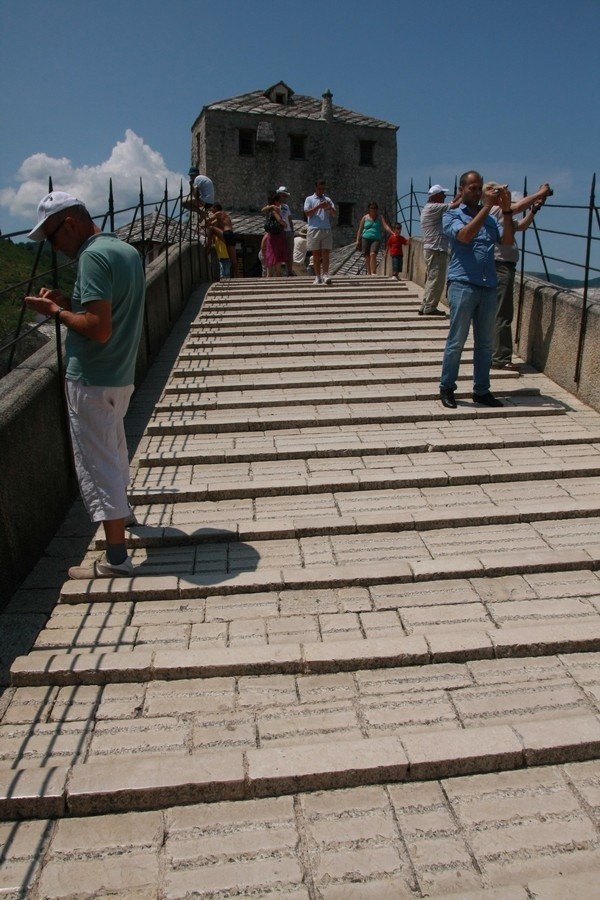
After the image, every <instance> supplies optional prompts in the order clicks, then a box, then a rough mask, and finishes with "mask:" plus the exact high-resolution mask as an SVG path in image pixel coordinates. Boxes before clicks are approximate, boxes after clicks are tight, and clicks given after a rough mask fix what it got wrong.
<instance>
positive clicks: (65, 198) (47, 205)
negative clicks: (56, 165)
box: [27, 191, 85, 241]
mask: <svg viewBox="0 0 600 900" xmlns="http://www.w3.org/2000/svg"><path fill="white" fill-rule="evenodd" d="M72 206H83V207H84V209H85V203H84V202H83V201H82V200H78V199H77V197H72V196H71V194H65V192H64V191H51V192H50V193H49V194H46V196H45V197H42V199H41V200H40V202H39V205H38V208H37V219H38V220H37V225H36V226H35V228H34V229H33V231H30V232H29V234H28V235H27V237H28V238H29V239H30V240H31V241H45V240H46V235H45V234H44V232H43V230H42V229H43V227H44V225H45V224H46V222H47V221H48V219H49V218H50V216H53V215H54V214H55V213H58V212H62V211H63V209H70V208H71V207H72Z"/></svg>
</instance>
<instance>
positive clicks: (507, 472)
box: [129, 448, 600, 521]
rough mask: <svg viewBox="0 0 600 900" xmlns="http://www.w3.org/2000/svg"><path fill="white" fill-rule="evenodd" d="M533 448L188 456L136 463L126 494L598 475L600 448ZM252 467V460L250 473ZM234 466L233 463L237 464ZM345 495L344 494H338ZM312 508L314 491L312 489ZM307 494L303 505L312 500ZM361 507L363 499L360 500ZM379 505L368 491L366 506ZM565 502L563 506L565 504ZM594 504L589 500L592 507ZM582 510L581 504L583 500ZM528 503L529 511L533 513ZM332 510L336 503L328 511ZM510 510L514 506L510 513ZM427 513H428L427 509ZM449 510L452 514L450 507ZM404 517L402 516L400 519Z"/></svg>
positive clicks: (205, 496)
mask: <svg viewBox="0 0 600 900" xmlns="http://www.w3.org/2000/svg"><path fill="white" fill-rule="evenodd" d="M527 449H530V450H531V461H527V460H526V461H524V462H521V461H517V462H515V463H513V464H511V463H510V460H502V459H499V458H498V456H497V455H496V454H494V453H493V451H489V453H485V452H484V451H480V458H479V459H474V460H469V459H468V458H466V459H465V460H464V461H461V459H460V451H457V454H456V456H458V459H456V458H452V457H448V455H447V454H444V453H442V452H441V451H440V452H439V453H438V454H437V455H438V459H435V460H434V459H430V460H429V459H427V457H425V458H424V459H423V460H420V459H419V458H418V457H419V454H415V456H416V457H417V458H416V459H415V460H414V462H413V461H410V462H407V461H406V460H405V459H400V460H398V459H397V458H396V457H394V456H392V455H390V456H389V459H387V458H386V462H388V465H387V466H385V465H384V466H383V467H382V466H379V465H377V464H375V465H372V463H373V461H375V463H378V462H379V459H380V458H379V457H373V456H365V457H358V458H356V457H340V458H339V459H336V460H335V463H336V465H335V468H332V467H331V466H330V465H328V466H326V467H324V468H322V469H320V468H319V466H318V465H317V460H316V459H315V461H314V465H313V470H312V471H310V470H309V469H308V467H307V465H306V461H305V460H302V459H300V460H298V464H297V466H295V467H292V465H291V461H290V460H284V461H282V462H281V463H267V462H262V461H258V462H253V463H225V464H222V465H214V466H213V465H205V466H204V465H201V464H198V465H195V464H194V463H193V462H191V463H188V464H183V465H180V466H173V465H167V466H164V468H161V467H155V468H153V469H148V468H141V469H139V472H138V475H136V477H135V478H134V481H133V483H132V486H131V488H130V489H129V499H130V502H131V504H132V505H133V506H138V505H146V504H157V503H175V502H176V503H192V502H196V501H207V500H233V499H244V498H252V497H255V498H260V497H277V496H290V495H297V496H300V497H301V496H302V495H311V496H315V495H320V494H324V493H337V492H342V493H346V492H356V491H361V492H363V491H389V490H393V489H403V488H415V489H421V488H434V487H445V486H449V485H451V486H453V487H455V488H456V487H458V486H459V485H468V484H472V483H476V482H477V481H481V482H483V483H486V484H494V483H498V482H507V481H510V482H516V481H521V482H522V481H532V482H535V481H539V480H544V481H547V480H548V479H565V478H594V479H595V478H598V476H600V454H599V453H591V455H590V456H589V457H579V458H578V457H574V458H569V456H568V455H565V458H564V459H560V458H552V457H550V456H542V452H541V451H540V452H539V453H535V452H534V448H527ZM249 466H251V467H252V477H250V473H249ZM234 467H237V469H238V470H237V471H236V469H235V468H234ZM342 502H343V498H342ZM314 504H315V507H317V506H318V505H319V504H318V496H315V501H314ZM310 505H311V503H310V501H309V502H308V506H310ZM358 505H359V506H360V499H359V501H358ZM306 506H307V504H306V503H303V504H302V506H301V511H300V517H305V516H306V515H307V514H308V515H310V514H311V513H310V509H306ZM375 506H376V504H374V503H373V501H372V498H370V503H369V504H368V507H369V508H370V509H373V507H375ZM568 508H569V507H568V505H567V506H566V507H565V509H568ZM593 508H595V507H592V509H593ZM583 509H585V507H583ZM530 511H531V510H527V511H526V512H530ZM332 513H333V515H334V516H335V509H333V510H332ZM513 513H514V510H513V511H512V512H511V515H512V514H513ZM425 515H427V512H425ZM450 515H452V514H451V513H450ZM400 521H402V520H400Z"/></svg>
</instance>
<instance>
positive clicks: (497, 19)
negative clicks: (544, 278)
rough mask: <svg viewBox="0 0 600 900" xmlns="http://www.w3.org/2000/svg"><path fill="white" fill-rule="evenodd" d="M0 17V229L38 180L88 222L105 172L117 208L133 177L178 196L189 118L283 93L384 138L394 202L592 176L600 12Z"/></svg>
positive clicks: (271, 6) (64, 3) (24, 213)
mask: <svg viewBox="0 0 600 900" xmlns="http://www.w3.org/2000/svg"><path fill="white" fill-rule="evenodd" d="M1 14H2V23H1V33H0V73H1V77H2V84H3V91H2V99H1V106H0V110H1V116H2V135H3V136H2V152H1V154H0V156H1V158H0V227H1V228H2V231H3V232H4V233H6V232H7V231H11V230H15V229H17V228H24V227H27V226H29V224H30V223H31V222H32V221H33V220H34V217H35V206H36V204H37V201H38V200H39V198H40V196H41V194H42V193H44V191H45V185H46V184H47V177H48V175H52V177H53V180H54V186H55V187H56V188H60V189H64V190H69V191H73V192H76V193H78V195H79V196H81V198H82V199H84V200H86V201H87V202H88V205H89V206H90V208H91V209H92V211H93V212H99V211H102V210H101V209H100V208H94V207H95V206H97V205H98V204H103V201H102V200H101V199H100V198H101V196H102V194H103V195H104V196H105V195H106V187H105V186H106V184H107V181H108V176H109V175H113V178H114V182H115V191H116V195H117V203H118V204H120V205H121V204H122V205H125V202H129V201H130V200H131V199H132V198H135V195H136V194H137V190H138V185H139V176H140V175H142V176H143V178H144V185H145V188H146V191H147V193H148V194H154V196H156V197H157V196H159V194H160V192H161V191H162V189H163V187H164V182H165V179H167V180H168V182H169V186H170V188H172V189H173V191H175V190H176V189H177V188H178V186H179V179H181V178H182V177H183V178H185V173H186V172H187V168H188V166H189V162H190V159H189V156H190V128H191V125H192V123H193V121H194V119H195V118H196V116H197V115H198V114H199V113H200V111H201V109H202V107H203V105H205V104H208V103H211V102H213V101H215V100H218V99H222V98H225V97H231V96H234V95H236V94H241V93H244V92H246V91H251V90H255V89H257V88H260V87H264V88H266V87H268V86H269V85H271V84H273V83H275V82H276V81H279V80H280V79H282V80H283V81H285V82H286V83H287V84H289V85H290V86H291V87H292V88H293V89H294V90H295V91H296V92H297V93H300V94H308V95H311V96H316V97H319V96H320V95H321V94H322V93H323V91H324V90H326V89H328V88H329V89H330V90H331V91H332V92H333V98H334V99H333V102H334V103H337V104H339V105H342V106H346V107H349V108H351V109H354V110H357V111H359V112H363V113H368V114H370V115H373V116H376V117H379V118H382V119H385V120H387V121H390V122H393V123H395V124H397V125H398V126H399V131H398V191H399V193H403V192H404V190H405V189H407V187H408V185H409V183H410V179H411V177H412V178H413V179H414V182H415V187H416V188H418V189H426V187H427V184H428V179H429V177H431V178H432V179H433V180H434V181H441V182H442V183H444V182H446V183H447V186H449V187H451V186H452V185H453V183H454V177H455V175H456V174H459V173H460V172H462V171H463V170H465V169H469V168H478V169H480V170H481V171H482V172H483V174H484V177H489V178H490V179H493V180H496V181H508V182H510V184H511V187H513V188H517V189H520V188H521V187H522V183H523V177H524V176H525V175H527V176H528V179H529V182H528V183H529V185H530V186H532V185H535V186H537V184H538V183H540V182H541V181H545V180H548V181H550V182H551V183H552V184H553V186H554V187H555V191H556V194H555V198H554V202H563V203H572V202H585V201H586V200H587V198H588V196H589V187H590V181H591V176H592V173H593V172H594V170H598V168H599V167H598V159H599V149H598V148H599V147H600V133H599V125H598V121H599V116H598V87H599V76H598V35H599V32H600V29H599V27H598V26H599V24H600V6H599V4H598V2H597V0H570V2H568V3H565V2H564V0H560V2H559V0H546V2H541V0H503V2H502V3H496V2H491V0H479V2H472V0H454V2H452V3H448V2H443V0H421V2H414V0H411V2H405V0H393V2H389V0H379V2H378V3H376V4H372V5H371V4H366V3H365V2H364V0H346V2H341V0H328V2H323V0H321V2H314V0H305V2H302V3H293V4H292V3H286V2H281V0H280V2H270V0H253V2H251V3H249V2H247V0H246V2H243V3H242V2H238V0H230V2H229V3H227V4H224V5H221V6H219V5H218V4H217V5H215V4H214V3H210V4H209V3H203V2H198V0H195V2H193V0H103V2H102V3H87V2H84V0H53V2H52V3H48V2H47V0H44V2H41V0H28V2H27V3H23V2H22V0H2V4H1ZM209 174H210V173H209ZM282 178H283V179H285V173H282ZM101 184H103V185H104V188H103V191H101V190H100V185H101ZM331 187H332V189H333V188H334V186H333V185H332V186H331ZM332 193H333V190H332Z"/></svg>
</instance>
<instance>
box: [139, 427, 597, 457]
mask: <svg viewBox="0 0 600 900" xmlns="http://www.w3.org/2000/svg"><path fill="white" fill-rule="evenodd" d="M422 424H423V423H417V425H422ZM425 428H427V429H428V430H427V431H424V430H423V432H422V434H420V435H419V434H418V433H415V434H414V436H412V437H410V436H405V431H404V429H402V430H399V431H398V437H397V438H395V437H394V436H393V434H392V433H391V432H390V431H386V432H382V431H381V430H375V431H372V432H365V431H363V432H362V434H361V433H360V432H358V431H357V430H355V429H353V430H352V431H351V433H350V434H344V433H343V432H339V431H337V430H336V431H330V432H329V433H328V434H321V435H319V437H318V438H316V439H315V438H313V439H312V440H311V437H310V435H307V436H306V437H305V436H304V434H302V435H297V436H296V437H295V439H294V441H293V446H284V445H283V444H282V445H281V446H280V445H279V444H278V443H277V442H276V441H274V440H273V438H272V437H271V436H269V437H266V436H265V438H264V439H263V440H260V439H259V438H258V437H257V436H255V435H253V434H251V435H250V436H246V437H243V436H242V435H240V434H239V432H235V433H234V434H233V435H231V436H230V437H229V441H230V444H231V445H230V446H224V444H225V442H226V440H227V437H226V435H224V434H221V435H220V439H219V447H218V448H216V447H214V446H213V445H214V444H215V443H216V441H215V437H214V436H212V435H197V436H194V437H189V436H188V435H183V436H181V437H174V438H171V439H169V440H168V441H165V440H163V439H161V438H148V439H146V440H145V442H144V446H145V447H148V448H149V449H148V450H147V452H144V451H141V452H140V453H139V455H138V456H137V465H138V466H139V467H140V468H149V467H151V466H154V465H158V466H169V465H190V464H193V463H197V462H202V463H204V464H205V465H208V464H215V463H226V462H227V463H230V462H231V463H240V462H250V463H251V462H255V461H258V460H261V461H263V462H268V461H273V460H280V461H281V460H296V461H298V460H301V459H304V460H310V459H323V458H326V459H337V458H339V459H343V458H344V457H348V456H349V455H350V454H351V453H352V455H354V456H356V458H357V459H359V458H363V457H365V456H386V455H393V454H399V453H406V454H409V453H410V454H417V453H434V452H444V453H448V452H449V451H452V450H454V451H466V452H470V453H473V452H476V451H478V450H479V451H481V450H506V449H509V448H511V449H515V450H518V449H522V448H525V447H547V448H550V447H552V448H554V447H559V448H560V447H562V448H564V450H565V452H566V450H567V448H569V447H570V448H573V449H574V448H576V447H581V445H588V444H590V445H591V444H600V431H599V432H595V431H593V430H590V431H584V430H581V431H578V430H577V429H576V428H575V429H574V430H573V431H569V432H565V434H544V433H543V432H541V431H540V430H539V429H535V428H534V427H531V428H530V429H524V430H523V431H522V432H521V433H520V434H519V433H517V434H516V435H511V434H504V435H500V434H493V433H491V432H488V433H487V434H486V433H484V434H481V435H476V436H475V435H468V436H467V435H463V436H459V435H457V436H456V437H452V436H451V435H450V434H448V436H447V437H441V436H440V437H437V438H436V437H435V436H434V435H433V434H432V433H431V431H430V430H429V424H428V423H425ZM447 431H448V432H450V428H448V429H447ZM482 431H483V429H482ZM275 437H277V434H276V435H275ZM290 443H291V442H290ZM163 444H164V445H165V447H164V449H161V447H162V445H163ZM319 444H320V446H319ZM582 453H584V454H585V453H586V448H585V446H584V448H582Z"/></svg>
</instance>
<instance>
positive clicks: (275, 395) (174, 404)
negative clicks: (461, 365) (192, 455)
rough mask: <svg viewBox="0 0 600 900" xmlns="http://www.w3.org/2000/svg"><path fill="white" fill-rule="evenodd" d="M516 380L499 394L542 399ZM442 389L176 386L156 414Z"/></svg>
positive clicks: (426, 395) (403, 397) (401, 396)
mask: <svg viewBox="0 0 600 900" xmlns="http://www.w3.org/2000/svg"><path fill="white" fill-rule="evenodd" d="M515 381H516V379H511V383H510V386H509V382H508V381H506V380H505V383H504V384H503V386H502V388H501V390H500V393H501V396H502V397H503V398H505V397H512V398H519V399H521V398H527V397H539V396H540V392H539V388H535V387H519V386H518V385H517V384H515ZM472 390H473V388H472V385H470V384H469V385H468V386H466V385H465V386H462V389H461V390H457V391H456V399H457V400H467V401H468V402H470V400H471V394H472ZM438 399H439V387H438V386H437V385H436V386H432V385H431V381H429V380H428V382H427V384H426V385H424V384H419V383H413V382H412V379H407V380H406V382H405V383H401V384H381V383H380V384H375V385H363V384H353V385H349V386H342V385H339V384H333V385H331V386H325V387H312V386H306V387H303V388H300V387H299V386H298V385H291V386H290V387H285V386H282V387H279V388H277V389H273V388H268V389H265V390H261V389H260V388H255V389H253V390H245V391H238V392H236V393H233V392H232V391H225V392H223V393H222V394H221V392H220V391H218V390H217V391H215V390H213V391H207V390H203V389H202V388H201V389H200V390H197V391H196V392H193V391H189V390H188V391H183V392H180V391H179V390H178V389H177V387H176V386H173V387H172V390H170V391H169V392H168V393H165V394H164V396H163V398H162V400H159V401H158V403H157V404H156V407H155V411H156V414H159V413H162V412H165V411H166V412H169V411H171V410H186V411H187V410H196V409H243V408H245V407H252V406H260V407H261V408H267V409H268V408H271V407H273V406H302V405H303V404H307V403H319V404H321V405H326V404H339V403H373V402H374V401H378V402H384V401H389V402H404V401H407V400H438Z"/></svg>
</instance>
